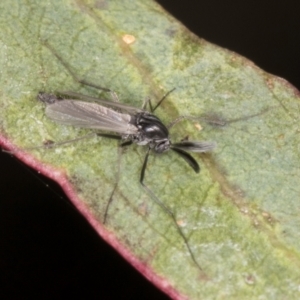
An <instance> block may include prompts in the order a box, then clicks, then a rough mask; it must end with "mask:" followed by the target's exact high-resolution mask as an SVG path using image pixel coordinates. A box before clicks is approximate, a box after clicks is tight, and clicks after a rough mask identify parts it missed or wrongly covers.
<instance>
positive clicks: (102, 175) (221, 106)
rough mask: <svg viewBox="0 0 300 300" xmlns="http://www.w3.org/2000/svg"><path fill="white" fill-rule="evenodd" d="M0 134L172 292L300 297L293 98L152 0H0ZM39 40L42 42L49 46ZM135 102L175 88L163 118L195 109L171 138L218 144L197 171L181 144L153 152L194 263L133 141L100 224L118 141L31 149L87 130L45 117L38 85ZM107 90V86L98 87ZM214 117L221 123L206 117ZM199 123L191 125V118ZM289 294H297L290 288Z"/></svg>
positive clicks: (155, 170)
mask: <svg viewBox="0 0 300 300" xmlns="http://www.w3.org/2000/svg"><path fill="white" fill-rule="evenodd" d="M0 9H1V12H2V16H1V19H0V21H1V26H0V47H1V49H2V50H1V53H0V66H1V67H0V68H1V78H0V84H1V88H0V90H1V110H0V122H1V123H0V124H1V138H0V139H1V144H2V145H3V146H4V147H6V148H8V149H10V150H15V149H24V150H23V151H17V152H15V155H16V156H17V157H19V158H20V159H22V160H23V161H25V162H26V163H28V164H29V165H31V166H35V167H36V168H37V169H38V170H39V171H41V172H43V173H45V174H47V175H48V176H49V177H51V178H53V179H56V180H57V181H58V182H59V183H60V184H61V186H62V187H63V188H64V190H65V191H66V193H67V194H68V195H69V197H70V199H71V200H72V202H73V203H74V204H75V205H76V207H77V208H78V210H79V211H80V212H81V213H82V214H83V215H84V216H86V218H87V219H88V220H89V222H90V223H91V224H92V225H93V226H94V228H95V229H96V231H97V232H98V233H99V234H100V235H101V236H102V237H103V238H104V239H106V240H107V241H108V242H109V243H110V244H112V245H113V246H114V247H115V248H116V249H117V250H118V251H119V252H120V253H121V254H122V255H123V256H124V257H125V258H126V259H127V260H128V261H130V262H131V263H132V264H133V265H134V266H135V267H136V268H137V269H138V270H139V271H140V272H142V273H143V274H144V275H145V276H146V277H147V278H148V279H149V280H151V281H152V282H153V283H154V284H156V285H157V286H159V287H160V288H161V289H162V290H164V291H165V292H166V293H167V294H168V295H170V296H171V297H173V298H177V299H182V298H185V297H186V298H189V299H199V298H204V299H216V298H231V299H235V298H239V299H240V298H243V299H245V298H253V299H257V298H259V297H260V298H271V297H272V298H274V297H276V298H279V299H281V298H289V299H290V298H293V297H295V296H294V295H297V294H298V293H299V279H298V278H299V273H300V271H299V267H298V265H299V247H300V244H299V232H300V231H299V227H300V224H299V223H300V222H299V220H300V218H299V217H298V215H299V206H300V205H299V204H300V203H299V200H298V194H299V193H298V180H297V179H298V176H299V168H298V165H299V159H298V148H299V147H298V144H299V143H298V141H297V138H298V135H297V133H298V115H297V112H298V100H299V95H298V91H296V90H295V89H294V88H293V87H292V86H290V85H289V84H288V83H287V82H285V81H284V80H282V79H279V78H276V77H274V76H271V75H269V74H267V73H265V72H263V71H262V70H260V69H258V68H257V67H256V66H254V65H253V64H252V63H251V62H249V61H248V60H246V59H245V58H242V57H240V56H238V55H237V54H235V53H232V52H229V51H227V50H224V49H221V48H219V47H216V46H214V45H211V44H210V43H207V42H206V41H204V40H201V39H199V38H197V37H195V36H194V35H192V34H191V33H190V32H188V31H187V30H186V29H185V28H184V27H182V25H181V24H179V23H178V22H177V21H176V20H174V19H173V18H172V17H170V16H168V15H166V13H165V12H164V11H163V10H162V9H161V8H160V7H159V6H158V5H157V4H155V3H154V2H152V1H146V0H144V1H137V2H133V1H122V2H121V1H95V2H93V1H80V2H79V1H51V2H49V3H48V2H46V1H43V2H42V3H40V2H35V1H33V0H30V1H22V0H20V1H18V2H17V3H14V5H13V6H12V4H11V2H8V1H7V0H4V1H1V3H0ZM45 42H46V43H45ZM47 43H48V44H49V45H51V48H52V49H54V51H55V53H57V54H58V55H59V56H60V57H61V58H62V59H63V61H65V62H66V63H67V64H68V65H69V66H70V68H71V70H72V71H73V72H74V73H75V74H76V75H77V76H78V77H79V78H83V79H86V80H89V81H92V82H94V83H96V84H99V85H101V86H103V87H108V88H110V89H112V90H114V91H116V92H117V94H118V95H119V97H120V101H121V102H122V103H127V104H129V105H132V106H135V107H141V105H142V103H143V102H144V100H145V99H146V98H147V97H148V96H150V98H151V99H152V100H153V102H154V101H158V100H159V99H161V98H162V96H163V95H164V94H165V93H166V92H168V91H170V90H171V89H173V88H174V87H176V90H175V91H174V92H172V93H171V94H170V95H169V96H168V99H166V101H165V102H164V103H163V105H162V106H161V107H160V108H159V109H158V110H157V115H158V116H159V117H160V118H161V119H162V120H163V121H164V122H165V124H168V123H170V122H171V121H172V120H174V119H176V118H177V117H178V116H179V115H193V116H202V119H200V118H199V122H191V121H183V122H182V123H179V124H177V125H175V126H174V128H173V130H172V132H171V138H172V141H179V140H180V139H182V138H185V137H186V136H188V137H189V139H190V140H210V141H216V142H217V144H218V148H217V149H216V150H215V151H214V152H213V153H212V154H207V155H203V154H199V155H197V154H194V155H193V156H194V157H195V158H196V159H197V160H198V161H199V162H200V164H201V173H200V174H194V173H193V171H192V170H191V169H190V168H189V166H188V165H187V164H186V163H185V162H184V161H183V160H182V159H181V158H180V157H179V156H177V155H176V153H167V154H163V155H157V156H154V155H152V156H151V157H150V159H149V166H148V168H147V170H146V179H145V182H146V183H147V185H148V186H149V187H150V188H151V189H152V190H153V191H154V192H155V194H156V195H157V196H158V197H159V199H160V200H161V201H162V202H163V203H165V204H166V205H167V206H168V207H170V208H171V209H172V211H173V212H174V214H175V215H176V220H177V223H178V224H179V226H181V227H180V228H182V230H183V232H184V235H185V236H186V237H187V239H188V243H189V246H190V247H191V250H192V253H193V254H194V256H195V258H196V260H197V262H198V263H199V264H200V266H201V268H202V271H201V270H199V268H198V267H197V265H196V264H195V262H194V261H193V259H192V257H191V253H189V251H188V249H187V247H186V245H185V243H184V240H183V238H182V237H181V236H180V234H179V233H178V231H177V229H176V226H175V224H174V222H173V221H172V219H171V218H170V217H169V216H168V215H167V214H166V213H165V212H164V211H163V210H162V209H161V208H160V207H159V206H158V205H156V204H155V203H154V202H153V199H152V198H151V197H150V196H149V195H148V194H147V193H145V191H144V190H143V189H142V188H141V186H140V184H139V176H140V170H141V166H142V163H143V159H144V155H145V153H146V152H145V149H144V148H143V147H139V146H132V147H131V148H128V149H127V150H126V151H125V153H124V155H123V156H122V160H121V165H120V167H121V177H120V181H119V184H118V188H117V190H116V193H115V194H114V198H113V202H112V204H111V206H110V209H109V214H108V219H107V223H106V224H105V226H104V225H103V224H102V221H103V215H104V212H105V209H106V206H107V202H108V199H109V197H110V194H111V192H112V190H113V187H114V183H115V178H116V170H117V166H118V148H117V143H116V142H114V141H112V140H107V139H103V138H99V137H98V138H96V137H95V138H90V139H85V140H80V141H78V142H76V143H72V144H66V145H63V146H60V147H55V148H53V149H44V148H39V149H32V150H28V147H34V146H38V145H42V144H43V143H44V142H47V141H49V140H52V141H55V142H59V141H65V140H69V139H73V138H76V137H80V136H83V135H85V134H88V133H89V131H88V130H83V129H78V128H73V127H68V126H59V125H57V124H55V123H53V122H51V121H50V120H49V119H47V118H46V116H45V113H44V110H45V109H44V107H43V105H42V104H41V103H38V102H37V100H36V96H37V94H38V92H39V91H46V92H56V91H62V90H71V91H76V92H81V93H84V94H88V95H91V96H99V91H97V90H95V89H92V88H88V87H86V86H83V85H80V84H78V82H76V81H75V80H74V78H73V77H72V76H71V74H70V72H69V71H68V70H67V69H66V68H65V66H64V65H63V64H62V62H61V61H60V60H59V59H57V57H55V55H54V52H53V51H51V50H50V49H49V47H47V46H46V45H47ZM100 97H101V98H104V97H105V98H107V99H109V97H110V96H109V95H105V94H104V93H100ZM217 122H221V123H223V126H213V125H214V124H216V123H217ZM201 127H202V130H200V131H199V128H201ZM295 298H298V297H297V296H296V297H295Z"/></svg>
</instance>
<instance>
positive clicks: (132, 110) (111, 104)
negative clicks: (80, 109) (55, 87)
mask: <svg viewBox="0 0 300 300" xmlns="http://www.w3.org/2000/svg"><path fill="white" fill-rule="evenodd" d="M60 94H62V95H65V96H69V97H73V98H76V99H81V100H86V101H92V102H96V103H99V104H100V105H101V104H102V105H105V106H108V107H111V108H116V109H120V110H122V111H126V112H128V113H137V112H142V111H143V110H142V109H140V108H137V107H133V106H129V105H126V104H122V103H119V102H113V101H108V100H103V99H99V98H96V97H91V96H86V95H82V94H79V93H75V92H70V91H67V92H60Z"/></svg>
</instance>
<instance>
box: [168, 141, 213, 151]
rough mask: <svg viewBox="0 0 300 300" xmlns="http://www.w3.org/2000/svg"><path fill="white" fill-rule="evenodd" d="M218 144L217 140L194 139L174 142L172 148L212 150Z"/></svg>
mask: <svg viewBox="0 0 300 300" xmlns="http://www.w3.org/2000/svg"><path fill="white" fill-rule="evenodd" d="M216 146H217V144H216V143H215V142H193V141H182V142H179V143H175V144H172V146H171V148H173V149H181V150H185V151H190V152H207V151H211V150H212V149H214V148H215V147H216Z"/></svg>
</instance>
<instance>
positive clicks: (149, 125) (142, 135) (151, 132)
mask: <svg viewBox="0 0 300 300" xmlns="http://www.w3.org/2000/svg"><path fill="white" fill-rule="evenodd" d="M130 123H131V124H133V125H135V126H136V127H137V129H138V133H137V134H136V135H131V136H130V137H128V138H129V139H130V140H132V141H133V142H135V143H137V144H138V145H149V147H150V148H152V149H153V150H154V151H155V152H157V153H162V152H165V151H167V150H169V149H170V140H169V131H168V129H167V127H166V126H165V125H164V124H163V123H162V122H161V120H160V119H159V118H157V117H156V116H154V115H152V114H150V113H148V112H141V113H137V114H136V115H134V116H133V117H132V120H131V122H130Z"/></svg>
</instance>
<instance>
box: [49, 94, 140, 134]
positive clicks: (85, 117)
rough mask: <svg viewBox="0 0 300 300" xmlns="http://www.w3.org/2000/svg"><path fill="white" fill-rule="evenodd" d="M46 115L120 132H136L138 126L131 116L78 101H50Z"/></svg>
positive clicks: (81, 125) (71, 123) (69, 123)
mask: <svg viewBox="0 0 300 300" xmlns="http://www.w3.org/2000/svg"><path fill="white" fill-rule="evenodd" d="M46 115H47V116H48V117H49V118H50V119H51V120H53V121H55V122H57V123H60V124H64V125H72V126H78V127H85V128H94V129H99V130H107V131H113V132H117V133H120V134H136V133H137V127H135V126H134V125H132V124H129V122H130V120H131V116H130V115H129V114H122V113H119V112H116V111H114V110H112V109H110V108H107V107H105V106H102V105H99V104H96V103H90V102H84V101H78V100H71V99H70V100H57V101H55V102H53V103H48V105H47V107H46Z"/></svg>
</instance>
